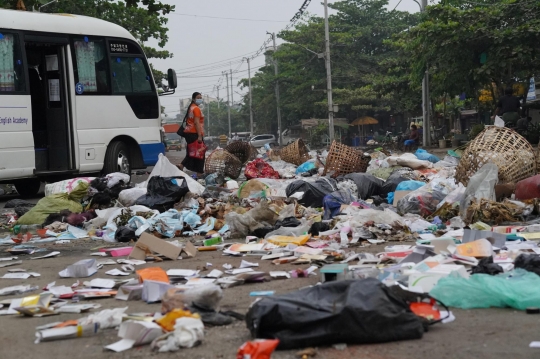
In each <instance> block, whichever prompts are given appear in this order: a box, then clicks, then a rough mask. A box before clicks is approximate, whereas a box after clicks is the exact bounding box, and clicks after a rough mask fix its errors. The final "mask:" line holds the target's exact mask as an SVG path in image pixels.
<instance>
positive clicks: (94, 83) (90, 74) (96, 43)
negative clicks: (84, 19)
mask: <svg viewBox="0 0 540 359" xmlns="http://www.w3.org/2000/svg"><path fill="white" fill-rule="evenodd" d="M73 45H74V48H75V60H76V65H77V66H76V69H75V82H76V83H77V84H82V85H83V87H82V88H80V89H79V88H78V89H76V90H77V94H79V95H81V94H84V93H93V94H96V93H98V94H99V93H101V94H107V93H109V92H110V86H109V76H108V74H107V73H108V64H107V56H106V53H105V41H104V40H88V38H84V39H76V40H75V41H74V42H73Z"/></svg>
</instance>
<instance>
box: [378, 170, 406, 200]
mask: <svg viewBox="0 0 540 359" xmlns="http://www.w3.org/2000/svg"><path fill="white" fill-rule="evenodd" d="M402 174H403V171H394V172H392V174H391V175H390V177H388V179H387V180H386V182H384V185H383V186H382V187H381V195H383V196H384V197H386V196H388V193H390V192H395V191H396V188H397V186H398V184H400V183H401V182H403V181H409V179H408V178H406V177H403V176H402Z"/></svg>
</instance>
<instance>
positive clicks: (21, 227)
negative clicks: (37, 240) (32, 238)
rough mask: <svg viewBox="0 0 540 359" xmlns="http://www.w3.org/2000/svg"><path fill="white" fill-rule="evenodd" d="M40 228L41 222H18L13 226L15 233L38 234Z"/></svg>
mask: <svg viewBox="0 0 540 359" xmlns="http://www.w3.org/2000/svg"><path fill="white" fill-rule="evenodd" d="M38 229H41V225H39V224H18V225H16V226H14V227H13V234H19V233H21V234H25V233H31V234H37V230H38Z"/></svg>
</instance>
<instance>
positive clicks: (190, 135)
mask: <svg viewBox="0 0 540 359" xmlns="http://www.w3.org/2000/svg"><path fill="white" fill-rule="evenodd" d="M202 103H203V99H202V95H201V94H200V92H194V93H193V95H192V96H191V103H190V104H189V106H188V115H187V119H186V128H185V129H184V138H185V139H186V142H187V144H188V145H190V144H191V143H193V142H195V141H198V142H199V143H203V138H204V115H203V113H202V111H201V109H200V108H199V106H200V105H201V104H202ZM178 168H179V169H181V170H183V169H184V168H187V169H188V170H190V171H193V172H196V173H197V176H198V177H202V176H203V174H204V158H203V159H199V158H194V157H190V156H189V151H186V157H185V158H184V160H183V161H182V164H180V165H178Z"/></svg>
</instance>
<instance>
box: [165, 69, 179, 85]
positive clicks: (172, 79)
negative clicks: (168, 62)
mask: <svg viewBox="0 0 540 359" xmlns="http://www.w3.org/2000/svg"><path fill="white" fill-rule="evenodd" d="M167 82H168V83H169V89H170V90H174V89H175V88H176V87H177V86H178V79H177V78H176V71H174V70H173V69H168V70H167Z"/></svg>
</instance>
